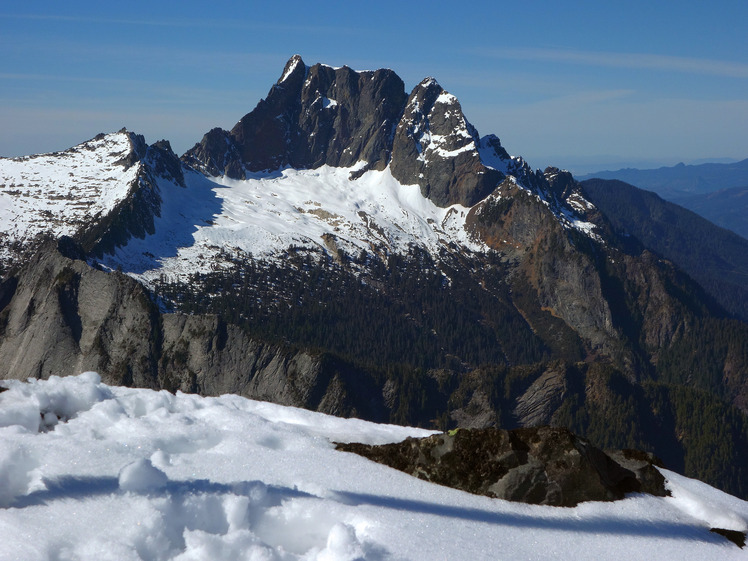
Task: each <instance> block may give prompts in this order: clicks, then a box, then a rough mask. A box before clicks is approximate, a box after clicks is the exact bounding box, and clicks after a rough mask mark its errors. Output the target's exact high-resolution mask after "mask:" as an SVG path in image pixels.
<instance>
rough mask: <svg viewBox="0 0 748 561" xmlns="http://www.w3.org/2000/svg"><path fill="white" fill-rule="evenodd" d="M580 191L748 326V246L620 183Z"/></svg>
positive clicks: (590, 183) (596, 183)
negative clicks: (686, 274)
mask: <svg viewBox="0 0 748 561" xmlns="http://www.w3.org/2000/svg"><path fill="white" fill-rule="evenodd" d="M582 187H583V189H584V192H585V195H586V196H587V197H588V198H589V199H590V201H592V202H593V203H594V204H595V206H596V207H597V208H599V209H600V210H601V211H602V212H603V213H605V215H606V216H608V217H609V218H610V221H611V223H612V224H613V226H614V227H615V228H616V229H617V230H619V231H620V232H622V233H625V234H627V235H632V236H635V237H636V238H637V239H639V240H640V241H641V242H642V243H643V244H644V245H645V246H647V247H649V248H652V249H653V250H655V251H656V252H657V253H659V254H660V255H662V256H664V257H665V258H667V259H670V260H672V261H673V262H674V263H675V264H676V265H678V267H680V268H681V269H683V270H684V271H685V272H687V273H688V274H689V275H690V276H691V277H693V278H694V279H695V280H696V281H698V282H699V284H701V286H703V287H704V288H705V289H706V291H707V292H708V293H709V294H710V295H711V296H712V297H713V298H714V299H715V300H717V302H719V303H720V304H721V305H722V306H723V307H724V308H725V309H726V310H730V311H732V312H733V313H734V314H735V315H737V316H738V317H740V318H742V319H743V320H748V240H746V239H745V238H742V237H740V236H738V235H736V234H734V233H733V232H730V231H727V230H725V229H723V228H720V227H718V226H715V225H714V224H712V223H711V222H709V221H708V220H706V219H704V218H702V217H701V216H698V215H697V214H694V213H693V212H691V211H690V210H686V209H684V208H682V207H680V206H678V205H676V204H673V203H670V202H667V201H665V200H663V199H661V198H660V197H659V196H658V195H656V194H655V193H652V192H650V191H645V190H643V189H638V188H636V187H634V186H633V185H628V184H626V183H623V182H621V181H616V180H605V179H587V180H585V181H583V182H582Z"/></svg>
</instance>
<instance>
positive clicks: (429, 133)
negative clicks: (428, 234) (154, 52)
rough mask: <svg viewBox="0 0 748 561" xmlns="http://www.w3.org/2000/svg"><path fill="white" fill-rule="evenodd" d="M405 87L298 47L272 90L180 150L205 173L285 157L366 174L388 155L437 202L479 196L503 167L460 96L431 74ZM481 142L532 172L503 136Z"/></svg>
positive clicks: (261, 166)
mask: <svg viewBox="0 0 748 561" xmlns="http://www.w3.org/2000/svg"><path fill="white" fill-rule="evenodd" d="M404 88H405V85H404V84H403V81H402V80H401V79H400V78H399V77H398V76H397V74H395V73H394V72H393V71H392V70H389V69H380V70H376V71H365V72H355V71H353V70H351V69H350V68H348V67H346V66H344V67H342V68H332V67H329V66H325V65H321V64H315V65H314V66H311V67H308V66H306V65H305V64H304V62H303V61H302V60H301V57H299V56H298V55H296V56H294V57H292V58H291V59H290V60H289V61H288V63H287V64H286V67H285V68H284V70H283V74H282V75H281V78H280V79H279V80H278V82H276V84H275V85H274V86H273V87H272V88H271V89H270V92H269V93H268V95H267V97H266V98H265V99H264V100H261V101H260V103H258V105H257V107H255V109H254V110H253V111H252V112H250V113H249V114H247V115H245V116H244V117H243V118H242V119H241V120H240V121H239V122H238V123H237V124H236V126H234V128H233V129H231V131H224V130H222V129H213V130H211V131H210V132H209V133H207V134H206V135H205V136H204V137H203V139H202V141H201V142H199V143H198V144H196V145H195V146H194V147H193V148H192V149H191V150H189V151H188V152H187V153H186V154H185V155H184V156H183V157H182V158H183V161H184V162H185V163H187V164H188V165H190V166H192V167H193V168H195V169H199V170H201V171H203V172H205V173H209V174H211V175H224V174H225V175H227V176H229V177H232V178H235V179H241V178H244V177H245V175H246V173H247V172H257V171H263V170H275V169H279V168H283V167H285V166H291V167H293V168H295V169H313V168H316V167H319V166H322V165H329V166H338V167H350V166H353V165H354V164H356V163H357V162H364V164H363V167H362V168H361V169H360V170H359V171H358V172H357V173H359V174H361V173H364V172H365V171H366V170H370V169H376V170H382V169H384V168H385V167H386V166H387V165H388V164H390V165H391V169H392V173H393V175H394V177H395V178H396V179H398V180H399V181H400V182H401V183H404V184H409V185H413V184H417V185H419V186H420V187H421V192H422V193H423V194H424V196H426V197H428V198H429V199H431V200H432V201H433V202H434V203H436V204H437V205H439V206H449V205H451V204H455V203H459V204H462V205H465V206H472V205H473V204H475V203H477V202H478V201H480V200H481V199H483V198H484V197H485V196H486V195H488V194H489V193H490V192H491V191H492V190H493V189H494V188H495V187H496V185H497V184H498V183H499V182H500V181H501V180H502V179H503V178H504V173H502V171H499V170H498V169H494V168H493V167H488V166H486V165H484V163H483V162H482V160H481V155H480V147H481V146H482V144H481V139H480V138H479V137H478V132H477V131H476V130H475V129H474V128H473V126H472V125H471V124H470V123H469V122H468V121H467V119H465V116H464V115H463V113H462V108H461V106H460V103H459V101H457V98H455V97H454V96H452V95H450V94H449V93H447V92H446V91H444V89H443V88H442V87H441V86H440V85H439V84H438V83H437V82H436V80H434V79H432V78H428V79H426V80H424V81H423V82H421V83H420V84H418V86H416V87H415V89H414V90H413V92H412V93H411V94H410V96H407V95H406V93H405V89H404ZM484 144H485V146H484V148H486V149H489V150H491V149H493V150H494V151H493V152H491V155H492V158H493V159H495V160H496V161H498V162H499V163H500V164H501V165H500V167H502V168H509V167H511V168H512V171H513V172H515V173H516V172H517V171H525V172H528V171H529V169H528V170H515V169H514V167H517V162H515V161H513V160H512V159H511V158H510V157H509V155H508V154H507V153H506V151H505V150H504V149H503V148H502V147H501V144H500V143H499V141H498V138H496V137H490V138H487V140H485V142H484ZM519 167H520V168H521V167H522V166H521V165H520V166H519ZM530 173H532V172H530ZM520 176H522V174H520Z"/></svg>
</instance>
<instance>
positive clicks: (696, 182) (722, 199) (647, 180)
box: [579, 159, 748, 238]
mask: <svg viewBox="0 0 748 561" xmlns="http://www.w3.org/2000/svg"><path fill="white" fill-rule="evenodd" d="M593 178H598V179H610V180H613V179H615V180H618V181H622V182H624V183H628V184H630V185H635V186H636V187H639V188H640V189H646V190H647V191H653V192H655V193H657V194H658V195H660V196H661V197H662V198H664V199H666V200H668V201H670V202H673V203H676V204H679V205H681V206H683V207H685V208H687V209H689V210H692V211H694V212H695V213H697V214H699V215H701V216H703V217H704V218H706V219H707V220H709V221H711V222H713V223H714V224H717V225H718V226H721V227H722V228H727V229H728V230H732V231H733V232H735V233H736V234H738V235H740V236H743V237H744V238H748V226H746V223H745V216H746V211H747V210H748V205H747V203H746V200H748V199H747V198H746V197H744V196H742V194H743V193H744V192H745V191H746V185H748V159H746V160H742V161H740V162H732V163H725V164H719V163H705V164H698V165H688V166H687V165H685V164H682V163H681V164H678V165H677V166H673V167H661V168H658V169H632V168H626V169H620V170H618V171H598V172H594V173H589V174H586V175H583V176H580V177H579V179H580V180H582V181H584V180H587V179H593Z"/></svg>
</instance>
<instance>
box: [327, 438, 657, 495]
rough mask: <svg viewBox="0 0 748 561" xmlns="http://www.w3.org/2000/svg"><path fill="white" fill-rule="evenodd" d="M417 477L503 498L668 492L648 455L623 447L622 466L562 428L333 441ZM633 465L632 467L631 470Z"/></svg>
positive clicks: (345, 449)
mask: <svg viewBox="0 0 748 561" xmlns="http://www.w3.org/2000/svg"><path fill="white" fill-rule="evenodd" d="M338 449H339V450H343V451H347V452H354V453H357V454H360V455H362V456H364V457H366V458H369V459H371V460H374V461H376V462H379V463H382V464H385V465H388V466H390V467H393V468H395V469H399V470H401V471H404V472H406V473H410V474H411V475H415V476H416V477H419V478H421V479H425V480H427V481H431V482H433V483H438V484H440V485H445V486H448V487H453V488H455V489H460V490H463V491H468V492H470V493H475V494H478V495H487V496H489V497H495V498H499V499H505V500H509V501H516V502H523V503H529V504H543V505H552V506H567V507H571V506H576V505H577V504H579V503H581V502H584V501H612V500H617V499H621V498H623V497H624V495H625V494H626V493H632V492H647V493H650V494H653V495H657V496H665V495H667V494H668V493H667V491H666V489H665V479H664V477H663V476H662V475H661V474H660V473H659V472H658V471H657V470H656V469H655V468H654V466H653V462H654V461H656V460H654V458H652V457H649V456H647V455H646V454H644V453H633V452H627V453H623V452H622V453H621V457H622V458H626V461H627V462H628V463H627V464H626V466H623V465H621V464H620V463H619V462H617V461H615V460H614V459H613V458H612V457H611V456H609V455H608V454H606V453H605V452H603V451H602V450H600V449H598V448H595V447H594V446H592V444H590V442H589V441H587V440H585V439H583V438H581V437H579V436H577V435H575V434H573V433H572V432H570V431H569V430H567V429H564V428H556V427H547V426H544V427H533V428H523V429H515V430H502V429H495V428H488V429H462V430H457V431H454V432H449V433H444V434H436V435H433V436H430V437H427V438H420V439H419V438H408V439H407V440H405V441H403V442H399V443H395V444H385V445H381V446H372V445H366V444H357V443H352V444H338ZM632 468H633V469H632Z"/></svg>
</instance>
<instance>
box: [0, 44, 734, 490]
mask: <svg viewBox="0 0 748 561" xmlns="http://www.w3.org/2000/svg"><path fill="white" fill-rule="evenodd" d="M89 163H90V164H89ZM39 170H43V173H44V175H40V174H42V171H39ZM0 177H2V178H3V180H2V187H0V192H2V193H6V192H7V193H8V196H7V198H6V199H5V201H6V202H5V203H4V208H6V209H9V210H8V214H5V215H3V216H6V217H7V218H4V219H3V222H2V228H0V229H1V230H2V231H3V232H5V233H6V235H5V237H4V239H3V241H2V245H3V251H4V252H5V253H3V255H5V256H7V257H6V258H5V259H4V266H5V269H6V271H7V272H6V274H5V276H4V281H3V284H2V286H0V357H1V358H2V359H1V360H0V377H2V378H25V377H28V376H32V377H35V378H48V377H49V376H51V375H72V374H78V373H79V372H80V371H81V370H95V371H99V372H101V373H102V376H103V377H104V380H105V381H106V382H107V383H111V384H120V385H137V386H143V387H147V388H164V389H168V390H170V391H175V390H182V391H186V392H195V393H201V394H205V395H218V394H222V393H227V392H231V393H237V394H240V395H243V396H246V397H252V398H259V399H264V400H269V401H276V402H279V403H283V404H287V405H296V406H303V407H307V408H310V409H315V410H318V411H322V412H326V413H332V414H336V415H343V416H357V417H362V418H366V419H369V420H375V421H384V422H396V423H401V424H411V425H414V424H416V425H420V426H428V427H438V428H451V427H455V426H461V427H474V428H484V427H490V426H499V425H500V426H503V427H506V428H510V427H517V426H533V425H540V424H552V425H558V426H565V427H568V428H570V429H572V430H574V431H575V432H577V433H580V434H582V435H583V436H586V437H588V438H590V439H591V440H592V441H594V442H595V443H596V444H597V445H598V446H601V447H606V448H627V447H628V448H641V449H645V450H646V451H651V452H655V453H656V454H657V455H659V456H660V457H661V458H662V459H663V461H664V462H665V465H667V466H669V467H670V468H672V469H675V470H678V471H681V472H684V473H686V474H689V475H693V476H698V477H701V478H703V479H705V480H706V481H709V482H713V483H714V484H716V485H718V486H720V487H721V488H723V489H726V490H728V491H729V492H732V493H735V494H738V495H741V496H748V488H747V487H746V483H745V482H746V481H748V473H747V472H748V467H746V466H748V456H747V455H748V420H747V419H746V411H748V377H747V376H746V372H748V326H747V325H746V324H745V323H743V322H741V321H739V320H736V319H734V318H733V317H732V316H731V315H730V314H729V313H727V312H726V311H725V310H724V309H723V308H722V307H721V306H720V305H719V304H718V303H717V302H716V301H715V300H714V299H713V298H711V297H709V295H708V294H707V293H706V292H705V291H704V289H703V288H702V287H701V286H700V285H699V284H697V283H696V282H694V281H693V280H692V279H691V278H690V277H689V276H688V275H687V274H685V273H684V272H682V271H681V270H680V269H678V268H677V267H676V266H675V265H674V264H673V263H672V262H670V261H668V260H666V259H664V258H663V257H662V256H661V255H659V254H658V253H657V252H653V251H652V250H650V249H648V248H647V247H646V246H645V245H643V244H642V243H641V241H640V240H638V239H636V238H635V237H632V236H626V235H622V234H621V233H619V232H618V231H617V229H616V226H615V225H614V222H613V221H612V220H611V218H610V217H608V216H606V214H605V212H603V211H601V209H600V208H598V207H597V206H595V205H594V204H593V203H592V202H591V201H590V199H589V198H588V197H587V196H586V195H585V192H584V189H583V187H582V186H581V185H580V184H579V183H578V182H577V181H575V180H574V178H573V177H572V176H571V174H569V173H568V172H565V171H562V170H559V169H557V168H547V169H546V170H544V171H540V170H532V169H531V168H530V166H529V165H528V164H527V163H526V162H525V161H524V160H522V159H521V158H519V157H512V156H510V155H509V154H508V152H507V151H506V150H505V149H504V148H503V147H502V145H501V142H500V141H499V139H498V138H497V137H496V136H493V135H488V136H483V137H481V136H480V135H479V134H478V132H477V131H476V130H475V128H474V127H473V126H472V125H470V123H469V122H468V121H467V119H466V118H465V116H464V114H463V112H462V109H461V106H460V104H459V102H458V101H457V99H456V97H454V96H453V95H451V94H449V93H448V92H446V91H444V90H443V89H442V88H441V86H439V84H438V82H436V80H434V79H433V78H427V79H425V80H423V81H422V82H421V83H419V84H418V85H416V86H415V88H414V89H413V90H412V91H411V92H410V94H408V93H407V92H405V90H404V85H403V83H402V80H400V79H399V78H398V77H397V76H396V75H395V74H394V72H392V71H391V70H377V71H373V72H356V71H354V70H351V69H349V68H347V67H342V68H332V67H329V66H325V65H322V64H315V65H313V66H307V65H306V64H305V63H304V62H303V60H301V58H300V57H298V56H295V57H293V58H291V59H290V60H289V61H288V63H287V64H286V66H285V68H284V70H283V72H282V73H281V76H280V78H279V80H278V81H277V82H276V84H274V85H273V86H272V88H271V89H270V91H269V93H268V95H267V97H266V98H265V99H264V100H261V101H260V102H259V103H258V104H257V106H256V108H255V109H254V110H253V111H251V112H250V113H248V114H247V115H245V116H244V117H243V118H242V119H240V120H239V122H238V123H237V125H236V126H235V127H234V128H233V129H232V130H231V131H224V130H222V129H213V130H211V131H209V132H208V133H207V134H206V135H205V136H204V137H203V139H202V140H201V141H200V142H198V143H197V144H196V145H195V147H193V148H192V149H191V150H189V151H188V152H187V153H186V154H184V155H183V156H182V158H178V157H177V156H176V155H175V154H174V153H173V152H172V151H171V149H170V148H169V145H168V143H167V142H166V141H161V142H158V143H156V144H154V145H151V146H148V145H146V143H145V142H144V140H143V139H142V137H140V136H138V135H137V134H134V133H132V132H128V131H126V130H123V131H120V132H119V133H113V134H109V135H102V136H99V137H96V138H95V139H93V140H92V141H89V142H86V143H83V144H81V145H79V146H77V147H74V148H72V149H71V150H69V151H66V152H63V153H59V154H47V155H42V156H33V157H29V158H23V159H12V160H10V159H0ZM42 177H43V178H44V179H43V180H41V179H40V178H42ZM16 193H21V194H20V195H19V194H16ZM77 193H80V197H78V195H77ZM86 197H88V198H86ZM49 201H53V203H54V205H56V206H54V207H51V206H50V205H51V204H52V203H50V202H49ZM96 205H98V206H96ZM25 217H29V218H28V220H29V221H30V222H28V223H29V224H31V223H33V224H34V226H33V228H32V226H23V228H16V227H15V226H16V223H18V224H22V225H25V224H27V222H26V220H27V219H26V218H25ZM50 217H52V218H55V220H50ZM50 238H52V239H50Z"/></svg>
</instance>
